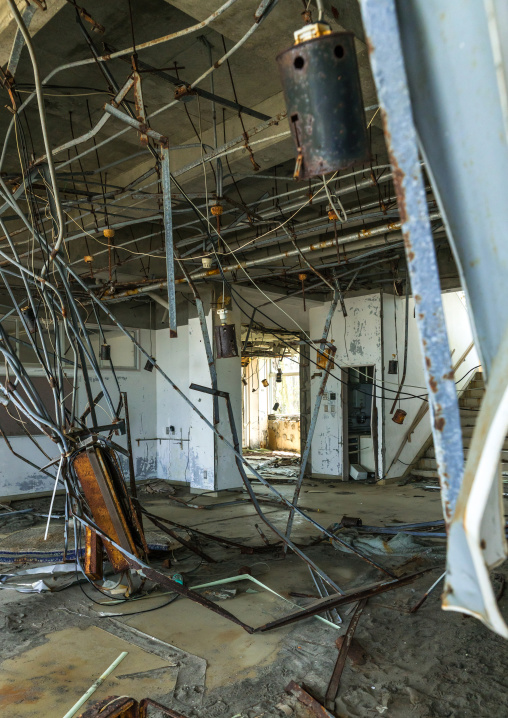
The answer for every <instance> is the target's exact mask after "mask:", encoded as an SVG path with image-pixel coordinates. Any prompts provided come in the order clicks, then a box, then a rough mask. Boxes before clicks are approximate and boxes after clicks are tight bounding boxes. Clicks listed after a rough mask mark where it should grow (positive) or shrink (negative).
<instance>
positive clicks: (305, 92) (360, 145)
mask: <svg viewBox="0 0 508 718" xmlns="http://www.w3.org/2000/svg"><path fill="white" fill-rule="evenodd" d="M277 63H278V65H279V72H280V76H281V81H282V86H283V90H284V98H285V101H286V107H287V111H288V119H289V127H290V129H291V134H292V136H293V140H294V142H295V146H296V149H297V153H298V155H297V163H296V168H295V178H296V179H309V178H310V177H315V176H316V175H323V174H326V173H328V172H334V171H336V170H338V169H343V168H345V167H349V166H351V165H352V164H354V163H355V162H362V161H364V160H367V158H368V155H369V149H368V140H367V129H366V126H365V112H364V109H363V100H362V91H361V86H360V76H359V73H358V63H357V60H356V51H355V43H354V35H353V34H352V33H344V32H340V33H337V32H335V33H329V34H325V35H321V36H319V37H314V38H313V39H310V40H307V41H306V42H300V43H298V44H296V45H294V46H293V47H291V48H289V49H288V50H285V51H284V52H282V53H281V54H280V55H279V56H278V57H277Z"/></svg>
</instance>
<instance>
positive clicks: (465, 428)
mask: <svg viewBox="0 0 508 718" xmlns="http://www.w3.org/2000/svg"><path fill="white" fill-rule="evenodd" d="M460 425H461V427H462V435H463V436H472V435H473V431H474V428H475V426H476V414H473V412H470V413H468V414H466V415H464V414H461V416H460Z"/></svg>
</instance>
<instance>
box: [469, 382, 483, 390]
mask: <svg viewBox="0 0 508 718" xmlns="http://www.w3.org/2000/svg"><path fill="white" fill-rule="evenodd" d="M467 388H468V389H483V390H484V391H485V382H484V381H483V379H473V381H470V382H469V384H468V387H467Z"/></svg>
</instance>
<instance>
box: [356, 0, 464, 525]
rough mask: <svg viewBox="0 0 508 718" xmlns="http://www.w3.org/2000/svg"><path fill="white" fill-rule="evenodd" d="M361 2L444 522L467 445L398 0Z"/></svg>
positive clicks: (450, 513) (452, 507) (454, 496)
mask: <svg viewBox="0 0 508 718" xmlns="http://www.w3.org/2000/svg"><path fill="white" fill-rule="evenodd" d="M360 4H361V9H362V17H363V24H364V28H365V32H366V36H367V45H368V47H369V52H370V60H371V65H372V72H373V75H374V81H375V83H376V88H377V94H378V98H379V104H380V107H381V111H382V115H383V125H384V132H385V139H386V143H387V148H388V153H389V156H390V163H391V165H392V169H393V182H394V185H395V190H396V193H397V203H398V206H399V212H400V217H401V225H402V233H403V236H404V246H405V250H406V259H407V266H408V270H409V274H410V277H411V287H412V290H413V296H414V300H415V310H416V323H417V326H418V332H419V336H420V348H421V352H422V356H423V357H424V363H423V369H424V374H425V384H426V386H427V391H428V396H429V407H430V416H431V426H432V435H433V438H434V447H435V449H436V459H437V466H438V471H439V478H440V483H441V488H442V491H441V500H442V504H443V513H444V516H445V519H446V521H447V523H449V522H450V521H451V518H452V516H453V513H454V511H455V505H456V503H457V498H458V495H459V490H460V486H461V484H462V479H463V475H464V450H463V444H462V431H461V425H460V415H459V404H458V399H457V391H456V387H455V382H454V375H453V370H452V363H451V355H450V347H449V344H448V335H447V332H446V323H445V317H444V310H443V303H442V299H441V285H440V282H439V269H438V265H437V260H436V252H435V248H434V242H433V239H432V230H431V226H430V220H431V219H432V215H430V216H429V212H428V208H427V201H426V197H425V185H424V181H423V176H422V171H421V165H420V159H419V156H418V139H417V135H416V130H415V127H414V123H413V115H412V111H411V101H410V96H409V89H408V85H407V78H406V71H405V68H404V58H403V54H402V47H401V41H400V34H399V28H398V22H397V12H396V7H395V3H394V1H393V0H361V3H360Z"/></svg>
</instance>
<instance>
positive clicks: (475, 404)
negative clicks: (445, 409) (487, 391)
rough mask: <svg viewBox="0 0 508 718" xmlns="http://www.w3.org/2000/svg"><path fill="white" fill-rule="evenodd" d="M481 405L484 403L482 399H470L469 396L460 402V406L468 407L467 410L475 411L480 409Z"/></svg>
mask: <svg viewBox="0 0 508 718" xmlns="http://www.w3.org/2000/svg"><path fill="white" fill-rule="evenodd" d="M482 396H483V395H482ZM481 403H482V401H481V399H478V398H476V397H474V398H469V397H467V396H466V397H462V398H461V399H460V401H459V404H460V406H463V407H467V408H473V409H479V408H480V405H481Z"/></svg>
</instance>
